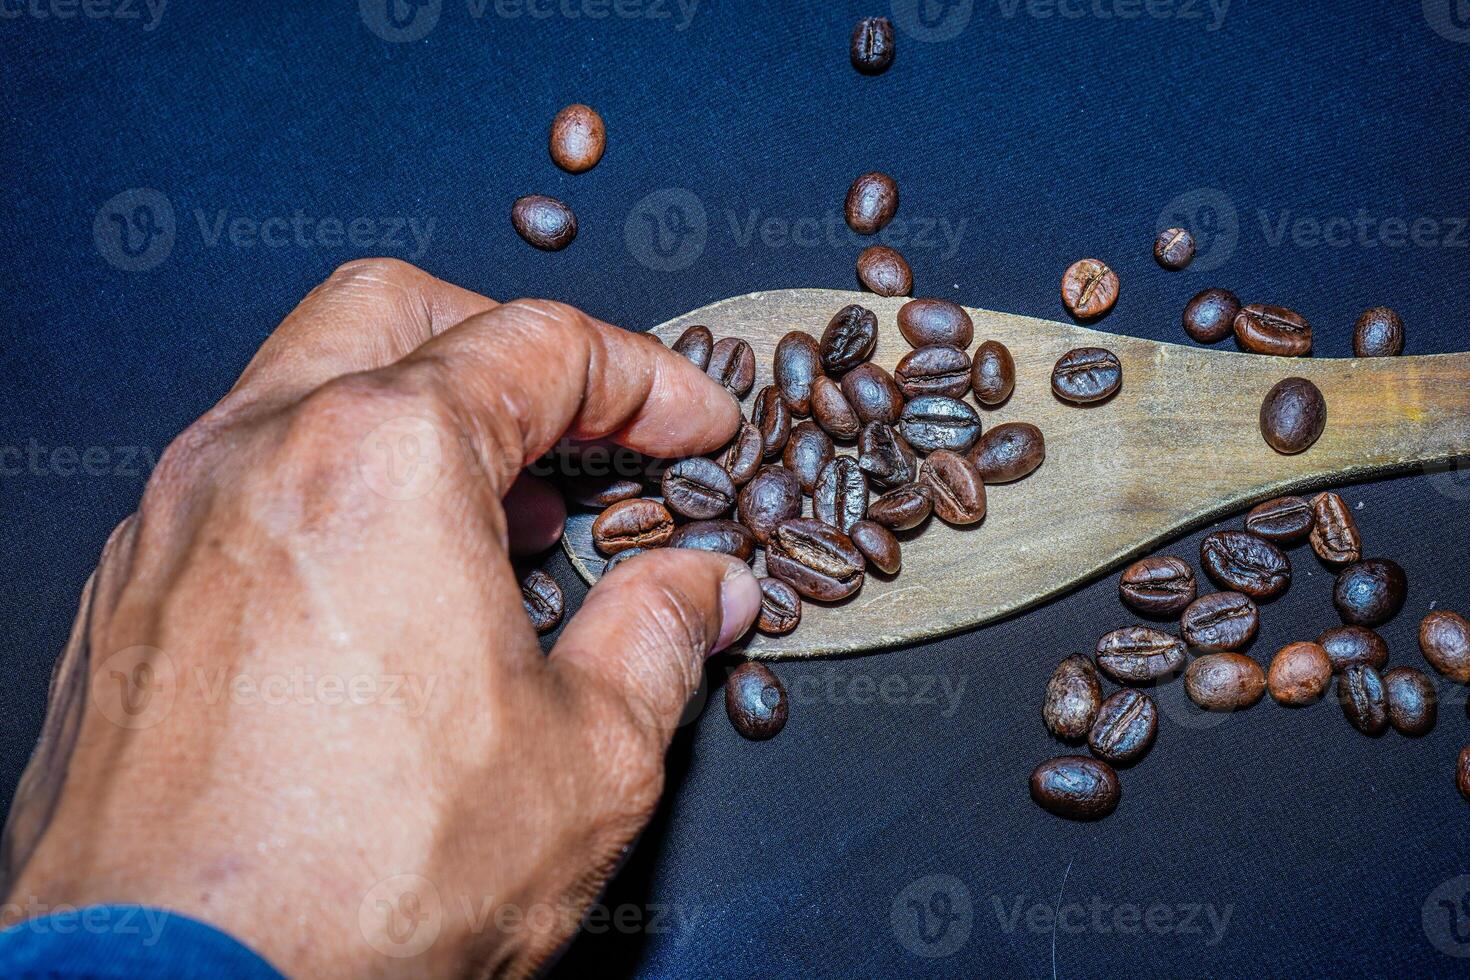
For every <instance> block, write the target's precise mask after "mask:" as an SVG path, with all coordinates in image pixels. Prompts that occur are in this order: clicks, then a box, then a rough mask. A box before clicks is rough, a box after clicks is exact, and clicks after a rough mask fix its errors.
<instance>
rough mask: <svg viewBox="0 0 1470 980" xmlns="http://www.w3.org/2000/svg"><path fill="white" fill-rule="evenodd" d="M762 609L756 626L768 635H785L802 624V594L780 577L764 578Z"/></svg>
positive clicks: (761, 585) (762, 583) (761, 580)
mask: <svg viewBox="0 0 1470 980" xmlns="http://www.w3.org/2000/svg"><path fill="white" fill-rule="evenodd" d="M758 584H759V585H760V587H761V611H760V616H759V617H758V618H757V619H756V621H755V628H756V629H758V630H760V631H761V632H762V633H765V634H766V635H767V636H785V635H786V634H787V633H790V632H791V631H792V630H794V629H796V627H798V626H800V625H801V596H799V595H797V594H796V590H795V589H793V588H792V587H791V586H789V585H787V584H786V583H785V582H783V581H781V580H780V579H778V578H763V579H760V581H759V583H758Z"/></svg>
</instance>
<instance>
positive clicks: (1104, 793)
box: [1031, 755, 1123, 820]
mask: <svg viewBox="0 0 1470 980" xmlns="http://www.w3.org/2000/svg"><path fill="white" fill-rule="evenodd" d="M1122 798H1123V786H1122V784H1120V783H1119V782H1118V774H1117V773H1115V772H1114V771H1113V767H1112V766H1110V765H1108V764H1107V763H1106V762H1103V761H1101V760H1099V759H1089V758H1088V757H1087V756H1085V755H1064V756H1060V757H1058V758H1055V759H1049V760H1047V761H1046V762H1043V763H1042V764H1041V765H1039V766H1037V767H1036V771H1035V772H1033V773H1032V774H1031V799H1033V800H1035V801H1036V805H1037V806H1039V807H1041V808H1042V809H1043V810H1045V811H1046V812H1048V813H1050V814H1053V815H1054V816H1058V817H1064V818H1065V819H1067V820H1101V819H1102V818H1103V817H1106V816H1107V815H1108V814H1110V813H1112V812H1113V811H1114V810H1116V809H1118V801H1119V800H1121V799H1122Z"/></svg>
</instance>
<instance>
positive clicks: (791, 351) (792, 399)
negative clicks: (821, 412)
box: [775, 330, 822, 415]
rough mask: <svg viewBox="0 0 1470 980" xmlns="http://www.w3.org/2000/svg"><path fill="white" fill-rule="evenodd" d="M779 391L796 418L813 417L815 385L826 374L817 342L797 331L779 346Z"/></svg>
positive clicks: (782, 340)
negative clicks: (800, 416) (798, 416)
mask: <svg viewBox="0 0 1470 980" xmlns="http://www.w3.org/2000/svg"><path fill="white" fill-rule="evenodd" d="M775 368H776V371H775V374H776V388H777V389H778V390H779V391H780V392H781V398H782V399H783V400H784V401H785V402H786V407H787V408H789V409H790V410H791V413H792V414H793V415H810V414H811V413H812V382H813V381H815V380H816V379H817V378H818V377H819V376H820V375H821V373H822V354H821V350H820V348H819V347H818V346H817V339H816V338H815V337H813V336H812V335H811V334H809V333H803V332H802V331H800V330H793V331H791V332H790V333H788V334H787V335H786V336H784V337H782V338H781V342H780V343H778V344H777V345H776V364H775Z"/></svg>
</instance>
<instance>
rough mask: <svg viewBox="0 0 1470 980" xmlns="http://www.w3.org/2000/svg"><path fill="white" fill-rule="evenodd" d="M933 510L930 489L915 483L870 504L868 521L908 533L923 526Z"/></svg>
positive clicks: (891, 491) (889, 492)
mask: <svg viewBox="0 0 1470 980" xmlns="http://www.w3.org/2000/svg"><path fill="white" fill-rule="evenodd" d="M933 509H934V498H933V497H932V496H931V495H930V492H929V488H928V487H927V486H922V485H920V484H917V483H913V484H910V485H909V486H906V487H898V488H897V489H894V490H890V491H888V492H887V493H885V494H883V496H881V497H879V498H877V499H876V500H874V501H873V502H872V503H870V504H868V520H870V521H872V522H873V523H875V524H882V525H883V526H884V527H886V528H888V529H889V530H890V531H908V530H911V529H912V528H916V527H918V526H919V525H920V524H923V523H924V521H926V520H927V519H928V518H929V514H930V512H931V511H933Z"/></svg>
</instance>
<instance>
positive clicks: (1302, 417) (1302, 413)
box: [1261, 378, 1327, 456]
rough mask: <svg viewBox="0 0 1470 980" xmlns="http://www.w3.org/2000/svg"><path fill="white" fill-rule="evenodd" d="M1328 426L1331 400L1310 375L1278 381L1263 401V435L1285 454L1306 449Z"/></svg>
mask: <svg viewBox="0 0 1470 980" xmlns="http://www.w3.org/2000/svg"><path fill="white" fill-rule="evenodd" d="M1326 425H1327V400H1326V399H1325V398H1323V397H1322V392H1321V390H1320V389H1318V387H1317V386H1316V385H1314V384H1312V382H1310V381H1308V380H1307V379H1306V378H1287V379H1286V380H1285V381H1278V382H1277V383H1276V385H1275V387H1273V388H1272V389H1271V390H1270V391H1268V392H1267V393H1266V397H1265V399H1263V400H1262V402H1261V436H1262V437H1263V438H1265V440H1266V445H1268V446H1270V447H1271V448H1272V449H1274V450H1276V451H1277V452H1278V453H1281V454H1282V455H1284V456H1291V455H1294V454H1296V453H1300V452H1305V451H1306V450H1308V449H1310V448H1311V447H1312V444H1313V443H1315V442H1316V441H1317V440H1318V439H1319V438H1320V437H1321V435H1322V430H1323V428H1325V427H1326Z"/></svg>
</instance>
